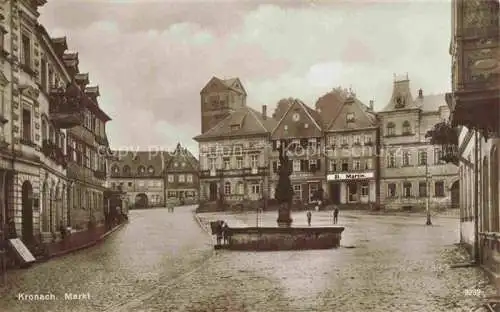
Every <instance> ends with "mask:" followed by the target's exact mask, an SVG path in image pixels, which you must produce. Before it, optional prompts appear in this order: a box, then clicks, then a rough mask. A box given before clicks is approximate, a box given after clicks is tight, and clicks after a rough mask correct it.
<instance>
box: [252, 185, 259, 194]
mask: <svg viewBox="0 0 500 312" xmlns="http://www.w3.org/2000/svg"><path fill="white" fill-rule="evenodd" d="M251 188H252V194H260V184H252V186H251Z"/></svg>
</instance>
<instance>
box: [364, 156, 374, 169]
mask: <svg viewBox="0 0 500 312" xmlns="http://www.w3.org/2000/svg"><path fill="white" fill-rule="evenodd" d="M372 162H373V160H372V159H371V158H367V159H366V162H365V169H366V170H371V169H372V168H373V164H372Z"/></svg>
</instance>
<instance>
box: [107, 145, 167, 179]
mask: <svg viewBox="0 0 500 312" xmlns="http://www.w3.org/2000/svg"><path fill="white" fill-rule="evenodd" d="M113 155H115V156H116V160H115V161H114V162H112V163H111V166H110V168H111V170H112V174H113V167H114V166H115V165H116V166H118V168H119V169H120V173H123V168H124V167H125V166H128V167H129V168H130V172H131V173H132V174H134V175H135V174H137V172H138V169H139V167H141V166H143V167H145V169H146V175H150V174H149V171H148V170H149V168H150V167H152V168H153V174H152V175H154V176H160V175H162V172H163V170H164V169H165V162H167V161H168V160H169V159H170V157H171V156H170V154H169V153H168V152H166V151H163V152H159V151H155V150H151V151H125V150H119V151H113Z"/></svg>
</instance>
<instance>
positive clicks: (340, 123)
mask: <svg viewBox="0 0 500 312" xmlns="http://www.w3.org/2000/svg"><path fill="white" fill-rule="evenodd" d="M348 113H354V121H353V122H349V123H348V122H347V114H348ZM375 125H376V118H375V114H374V113H372V112H370V111H369V108H368V106H366V105H365V104H363V102H361V101H360V100H359V99H357V98H356V97H349V98H347V99H346V100H345V102H344V104H343V105H342V107H341V108H340V110H339V113H338V114H337V116H336V117H335V118H334V119H333V120H332V122H331V123H330V125H329V126H328V130H329V131H335V130H345V129H362V128H369V127H373V126H375Z"/></svg>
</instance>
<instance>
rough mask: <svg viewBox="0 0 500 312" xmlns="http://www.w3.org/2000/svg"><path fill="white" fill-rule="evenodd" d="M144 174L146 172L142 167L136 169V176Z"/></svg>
mask: <svg viewBox="0 0 500 312" xmlns="http://www.w3.org/2000/svg"><path fill="white" fill-rule="evenodd" d="M145 172H146V168H144V166H139V168H137V174H138V175H144V173H145Z"/></svg>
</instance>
